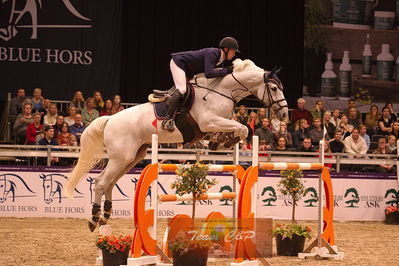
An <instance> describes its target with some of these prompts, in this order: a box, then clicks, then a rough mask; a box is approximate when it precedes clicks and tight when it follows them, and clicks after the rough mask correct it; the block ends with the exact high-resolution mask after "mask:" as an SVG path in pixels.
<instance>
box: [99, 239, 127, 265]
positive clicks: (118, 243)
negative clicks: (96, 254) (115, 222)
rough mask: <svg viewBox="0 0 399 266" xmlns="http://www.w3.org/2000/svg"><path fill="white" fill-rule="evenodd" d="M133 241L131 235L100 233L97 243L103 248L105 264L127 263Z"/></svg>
mask: <svg viewBox="0 0 399 266" xmlns="http://www.w3.org/2000/svg"><path fill="white" fill-rule="evenodd" d="M132 241H133V238H132V236H131V235H126V236H124V235H119V236H117V235H109V236H103V235H98V237H97V242H96V245H97V247H98V248H99V249H101V250H102V254H103V265H104V266H119V265H126V264H127V258H128V256H129V250H130V246H131V244H132Z"/></svg>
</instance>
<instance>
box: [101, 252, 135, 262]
mask: <svg viewBox="0 0 399 266" xmlns="http://www.w3.org/2000/svg"><path fill="white" fill-rule="evenodd" d="M102 253H103V265H104V266H119V265H126V264H127V257H128V256H129V250H126V251H125V252H120V251H117V252H116V253H110V252H109V250H106V249H103V250H102Z"/></svg>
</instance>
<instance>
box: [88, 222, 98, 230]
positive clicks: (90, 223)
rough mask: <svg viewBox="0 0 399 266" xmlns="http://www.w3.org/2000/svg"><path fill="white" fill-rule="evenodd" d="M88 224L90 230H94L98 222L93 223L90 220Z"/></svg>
mask: <svg viewBox="0 0 399 266" xmlns="http://www.w3.org/2000/svg"><path fill="white" fill-rule="evenodd" d="M88 225H89V229H90V232H94V229H96V227H97V224H93V223H92V222H91V221H89V222H88Z"/></svg>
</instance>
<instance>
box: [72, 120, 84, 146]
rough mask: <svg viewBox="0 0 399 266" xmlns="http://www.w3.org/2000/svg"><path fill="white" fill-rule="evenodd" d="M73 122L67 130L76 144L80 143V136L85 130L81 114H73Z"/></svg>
mask: <svg viewBox="0 0 399 266" xmlns="http://www.w3.org/2000/svg"><path fill="white" fill-rule="evenodd" d="M74 119H75V123H74V124H73V125H72V126H70V127H69V132H71V133H72V134H73V135H74V136H75V137H76V139H77V141H78V144H79V145H80V136H81V135H82V133H83V131H84V130H85V126H84V125H83V123H82V115H81V114H79V113H76V114H75V117H74Z"/></svg>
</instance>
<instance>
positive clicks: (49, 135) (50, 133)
mask: <svg viewBox="0 0 399 266" xmlns="http://www.w3.org/2000/svg"><path fill="white" fill-rule="evenodd" d="M37 145H40V146H47V145H53V146H57V145H58V143H57V141H56V140H55V139H54V128H53V127H52V126H49V125H46V126H45V127H44V138H42V139H41V140H39V142H38V143H37ZM50 160H51V164H52V165H53V164H55V163H58V161H59V160H58V158H57V157H51V158H50ZM46 161H47V160H46ZM41 162H42V163H41V164H44V163H45V161H44V160H41Z"/></svg>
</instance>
